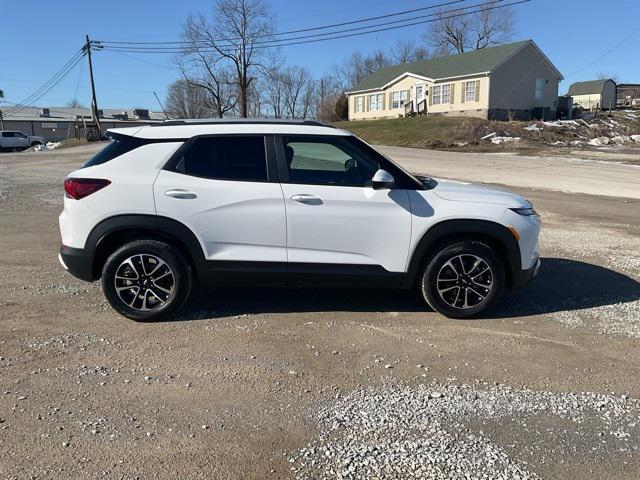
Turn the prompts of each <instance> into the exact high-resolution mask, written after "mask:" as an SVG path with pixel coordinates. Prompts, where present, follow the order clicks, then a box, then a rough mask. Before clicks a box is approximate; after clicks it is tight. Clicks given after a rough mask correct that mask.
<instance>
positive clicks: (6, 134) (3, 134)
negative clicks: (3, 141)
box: [2, 132, 13, 138]
mask: <svg viewBox="0 0 640 480" xmlns="http://www.w3.org/2000/svg"><path fill="white" fill-rule="evenodd" d="M2 136H3V137H4V138H13V132H2Z"/></svg>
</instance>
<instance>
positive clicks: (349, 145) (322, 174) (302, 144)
mask: <svg viewBox="0 0 640 480" xmlns="http://www.w3.org/2000/svg"><path fill="white" fill-rule="evenodd" d="M283 142H284V150H285V159H286V161H287V166H288V170H289V181H290V182H292V183H307V184H316V185H341V186H345V187H364V186H367V185H371V178H373V175H374V174H375V173H376V170H378V168H380V165H379V162H378V160H377V159H376V158H375V156H373V155H370V154H369V152H367V151H365V150H363V149H361V148H359V147H358V145H357V144H354V143H353V142H351V141H350V140H349V139H347V138H346V137H345V138H340V137H336V138H332V139H327V138H313V137H284V138H283Z"/></svg>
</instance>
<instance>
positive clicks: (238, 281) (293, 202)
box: [59, 120, 540, 320]
mask: <svg viewBox="0 0 640 480" xmlns="http://www.w3.org/2000/svg"><path fill="white" fill-rule="evenodd" d="M108 136H109V137H110V138H111V139H112V141H111V143H109V144H108V145H107V146H106V147H105V148H104V149H103V150H102V151H101V152H99V153H98V154H97V155H96V156H95V157H93V158H92V159H91V160H89V161H88V162H87V163H86V164H84V165H83V166H82V168H80V169H79V170H76V171H75V172H73V173H71V174H70V175H69V177H67V179H66V180H65V184H64V185H65V191H66V198H65V200H64V211H63V212H62V214H61V215H60V231H61V233H62V244H63V245H62V248H61V250H60V256H59V260H60V262H61V263H62V265H63V266H64V267H65V268H66V269H68V270H69V271H70V272H71V273H72V274H73V275H75V276H76V277H78V278H81V279H83V280H87V281H94V280H97V279H100V278H101V279H102V287H103V291H104V294H105V296H106V297H107V299H108V301H109V302H110V303H111V305H112V306H113V308H114V309H115V310H117V311H118V312H119V313H121V314H123V315H125V316H127V317H129V318H132V319H134V320H152V319H157V318H161V317H167V316H169V315H170V314H172V313H174V312H175V311H176V310H177V309H178V308H180V306H182V305H183V304H184V303H185V301H186V300H187V298H188V297H189V293H190V291H191V287H192V285H193V284H194V283H198V284H200V285H203V286H213V285H239V286H249V285H251V286H286V285H289V286H330V287H338V286H340V287H342V286H345V287H385V288H405V289H409V288H414V287H416V288H417V289H418V290H419V291H420V292H421V293H422V295H423V296H424V298H425V300H426V301H427V302H428V304H429V305H430V306H431V307H432V308H433V309H434V310H436V311H438V312H440V313H442V314H444V315H446V316H449V317H455V318H463V317H470V316H473V315H477V314H479V313H480V312H482V311H484V310H485V309H486V308H488V307H490V306H492V305H494V304H495V302H496V301H497V300H498V298H499V296H500V294H501V292H502V290H503V288H504V287H505V286H507V287H511V288H513V287H519V286H522V285H524V284H525V283H526V282H527V281H528V280H530V279H531V278H532V277H534V276H535V275H536V274H537V272H538V268H539V265H540V262H539V260H538V247H537V245H538V232H539V229H540V220H539V218H538V215H537V214H536V213H535V211H534V210H533V208H532V205H531V204H530V203H529V202H528V201H526V200H525V199H524V198H522V197H520V196H518V195H516V194H513V193H510V192H506V191H502V190H497V189H493V188H487V187H482V186H476V185H470V184H465V183H459V182H450V181H440V180H434V179H431V178H428V177H419V176H413V175H410V174H409V173H407V172H406V171H404V170H403V169H402V168H400V167H399V166H398V165H396V164H395V163H393V162H392V161H391V160H390V159H388V158H387V157H385V156H384V155H382V154H381V153H379V152H377V151H376V150H374V149H373V148H372V147H370V146H369V145H367V144H366V143H364V142H363V141H362V140H360V139H358V138H357V137H355V136H353V135H352V134H350V133H349V132H346V131H343V130H338V129H335V128H332V127H328V126H325V125H322V124H320V123H317V122H311V121H268V120H250V121H246V120H245V121H239V120H221V121H182V120H180V121H170V122H165V123H164V124H161V125H159V126H146V127H133V128H122V129H114V130H111V131H109V132H108Z"/></svg>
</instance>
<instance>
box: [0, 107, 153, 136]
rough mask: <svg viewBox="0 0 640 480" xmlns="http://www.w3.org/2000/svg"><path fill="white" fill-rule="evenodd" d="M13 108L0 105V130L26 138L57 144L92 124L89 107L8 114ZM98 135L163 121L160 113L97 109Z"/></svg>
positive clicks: (82, 131)
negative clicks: (35, 138)
mask: <svg viewBox="0 0 640 480" xmlns="http://www.w3.org/2000/svg"><path fill="white" fill-rule="evenodd" d="M14 108H15V107H12V106H10V105H6V106H5V105H0V110H1V111H2V112H3V115H2V118H3V124H4V130H19V131H21V132H23V133H25V134H27V135H38V136H41V137H44V139H45V140H46V141H48V142H49V141H51V142H53V141H59V140H64V139H67V138H75V137H77V136H78V134H80V135H81V136H82V135H84V131H85V127H86V126H88V125H92V123H93V116H92V115H91V109H90V108H75V107H44V108H39V107H25V108H22V109H21V110H20V111H17V112H14V113H11V110H13V109H14ZM98 115H99V119H100V127H101V130H102V133H104V132H105V131H106V130H108V129H109V128H117V127H136V126H141V125H149V124H150V123H157V122H160V121H162V120H164V119H165V116H164V114H163V113H162V112H152V111H149V110H147V109H142V108H138V109H131V110H127V109H120V108H109V109H102V110H98Z"/></svg>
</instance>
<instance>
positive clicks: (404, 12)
mask: <svg viewBox="0 0 640 480" xmlns="http://www.w3.org/2000/svg"><path fill="white" fill-rule="evenodd" d="M465 1H466V0H451V1H448V2H443V3H439V4H436V5H430V6H428V7H420V8H413V9H411V10H404V11H401V12H394V13H388V14H386V15H378V16H375V17H369V18H361V19H358V20H351V21H348V22H342V23H334V24H331V25H321V26H319V27H311V28H300V29H297V30H289V31H286V32H276V33H273V34H260V35H256V38H263V37H274V36H281V35H291V34H294V33H305V32H312V31H315V30H326V29H329V28H335V27H343V26H345V25H353V24H355V23H365V22H370V21H373V20H380V19H382V18H389V17H397V16H401V15H407V14H409V13H415V12H420V11H424V10H431V9H434V8H439V7H446V6H448V5H452V4H454V3H462V2H465ZM219 40H224V41H234V40H235V41H239V40H241V39H240V38H224V39H219ZM100 43H104V44H105V45H107V44H109V45H111V44H121V45H122V44H127V45H178V44H190V43H191V42H189V41H172V42H113V41H101V42H100Z"/></svg>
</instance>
